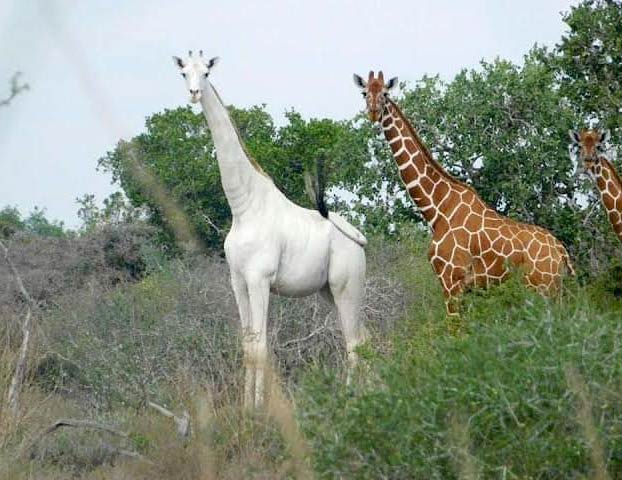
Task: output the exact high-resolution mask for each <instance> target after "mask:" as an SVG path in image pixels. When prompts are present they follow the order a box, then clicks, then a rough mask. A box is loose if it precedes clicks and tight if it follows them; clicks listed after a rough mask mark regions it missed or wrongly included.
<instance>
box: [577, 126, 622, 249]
mask: <svg viewBox="0 0 622 480" xmlns="http://www.w3.org/2000/svg"><path fill="white" fill-rule="evenodd" d="M569 134H570V139H571V140H572V143H573V146H574V147H575V148H578V150H579V160H580V161H581V162H582V164H583V168H584V170H585V171H586V172H587V173H588V175H589V176H590V177H591V178H592V179H593V180H594V182H595V183H596V187H597V188H598V191H599V192H600V200H601V202H602V204H603V207H605V210H606V211H607V216H608V217H609V222H610V223H611V226H612V227H613V230H614V231H615V232H616V235H617V236H618V238H619V239H620V240H621V241H622V181H621V180H620V175H618V172H617V171H616V169H615V167H614V166H613V165H612V164H611V162H610V161H609V160H607V158H606V157H605V143H607V140H608V139H609V133H608V132H600V131H598V130H582V131H581V132H575V131H572V130H570V132H569Z"/></svg>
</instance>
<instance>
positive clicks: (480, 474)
mask: <svg viewBox="0 0 622 480" xmlns="http://www.w3.org/2000/svg"><path fill="white" fill-rule="evenodd" d="M410 237H411V239H410V240H405V239H404V238H402V239H401V240H399V241H396V242H392V243H390V244H387V243H383V242H380V241H376V242H372V247H371V249H372V250H371V251H370V252H368V254H369V258H370V260H371V261H370V268H369V270H370V275H369V276H370V278H369V280H368V284H367V298H366V302H365V306H364V316H365V318H366V320H367V326H368V329H369V330H370V332H371V334H372V335H371V340H370V341H369V342H368V343H367V344H366V345H364V346H362V347H361V348H360V356H361V358H362V359H363V361H362V362H361V365H360V368H358V370H357V371H356V372H354V373H355V375H354V376H353V381H352V382H351V383H350V384H349V385H346V382H345V379H346V375H345V370H344V368H343V367H344V363H343V360H344V355H343V354H344V348H343V339H342V337H341V333H340V331H339V328H338V325H337V323H336V317H335V315H334V313H331V312H330V311H329V309H328V307H327V305H325V304H324V303H322V301H321V300H319V299H318V298H315V297H310V298H307V299H296V300H291V299H281V298H278V297H272V305H271V312H270V322H271V332H272V334H271V337H270V345H271V351H272V354H273V363H274V371H273V372H272V376H273V380H274V381H273V382H272V383H271V391H270V392H269V395H268V398H269V403H268V406H267V408H266V410H265V411H263V412H252V413H249V412H244V410H243V409H242V407H241V404H240V390H241V385H242V376H241V373H242V372H241V368H242V367H241V365H242V361H241V352H240V346H239V337H238V334H237V332H238V327H237V311H236V307H235V302H234V299H233V296H232V294H231V289H230V287H229V283H228V272H227V268H226V265H225V264H224V262H223V260H222V259H219V258H191V259H189V260H188V261H162V260H161V259H159V260H158V261H155V262H146V263H145V268H146V271H145V274H144V276H143V277H141V278H139V279H134V281H133V282H128V281H126V280H123V281H121V282H120V283H118V284H117V285H116V286H114V285H110V283H107V282H97V281H90V282H89V284H88V285H82V286H81V288H80V290H79V292H80V294H79V295H78V294H76V295H71V291H68V290H67V289H64V290H63V291H62V295H60V296H55V297H46V298H48V300H47V301H46V305H45V308H44V309H42V311H41V321H40V323H39V332H38V335H37V337H36V338H37V348H36V349H35V350H34V351H33V358H32V361H31V364H32V365H34V368H33V370H32V371H31V373H30V384H29V385H28V386H27V388H26V389H25V391H24V394H23V397H22V411H21V416H20V418H19V421H18V422H17V423H14V424H13V425H12V428H10V429H9V428H4V425H3V428H2V429H0V441H1V442H2V443H1V444H0V445H1V448H0V478H11V479H13V478H14V479H21V478H24V479H25V478H32V477H33V476H34V478H44V479H45V478H50V479H51V478H68V477H74V478H115V479H116V478H120V479H124V478H127V479H130V478H131V479H142V478H144V479H147V478H149V479H160V478H162V479H164V478H183V479H238V478H311V477H313V476H316V477H318V478H432V479H433V478H439V479H440V478H443V479H445V478H461V479H466V478H608V477H609V478H617V477H619V476H622V454H621V452H622V401H621V400H622V380H621V379H622V376H621V373H622V372H621V369H622V362H621V360H622V335H621V334H622V325H621V324H620V318H622V313H621V312H622V305H621V302H620V301H619V300H618V299H616V297H615V295H616V290H615V288H612V286H611V281H605V280H603V281H597V282H595V284H594V285H589V286H578V285H576V284H574V283H572V282H570V283H569V284H568V285H566V288H565V292H564V294H563V296H562V297H561V298H560V299H557V300H551V301H549V300H545V299H543V298H542V297H540V296H539V295H537V294H535V293H533V292H530V291H527V290H525V289H524V288H523V287H522V286H521V285H519V284H518V282H517V281H516V280H513V281H510V282H509V283H507V284H504V285H503V286H501V287H499V288H496V289H493V290H491V291H487V292H482V291H477V292H472V293H471V294H469V295H467V297H466V298H465V301H464V305H463V307H464V315H463V317H462V318H461V323H460V325H458V327H459V328H455V327H456V325H453V324H448V323H447V321H446V319H445V314H444V305H443V301H442V295H441V290H440V287H439V285H438V281H437V279H436V278H435V277H434V276H433V275H432V272H431V268H430V266H429V264H428V262H427V260H426V258H425V251H426V249H427V238H425V235H424V234H423V233H421V232H413V233H412V235H411V236H410ZM23 268H24V267H23ZM108 276H109V275H108ZM41 284H43V283H41ZM605 286H607V288H605ZM11 325H12V323H11V322H10V321H7V322H5V323H3V326H2V327H0V333H1V334H2V339H3V342H2V345H3V346H2V347H1V349H0V351H1V352H2V353H1V355H0V358H1V360H2V361H1V362H0V393H2V392H3V389H4V388H5V386H6V382H7V379H8V378H9V377H10V368H8V369H6V372H4V370H5V368H4V367H5V366H7V365H10V364H11V362H12V355H14V350H15V342H13V341H11V338H12V335H13V333H11V332H13V330H14V328H12V327H11ZM3 372H4V373H6V375H5V374H4V373H3ZM149 401H154V402H156V403H159V404H162V405H164V406H166V407H167V408H169V409H171V410H173V411H174V412H177V413H181V412H183V411H184V410H187V411H189V413H190V416H191V419H192V436H191V437H190V438H188V439H180V438H179V437H178V436H177V434H176V431H175V426H174V424H173V422H172V421H171V419H169V418H166V417H163V416H161V415H160V414H159V413H157V412H155V411H154V410H153V409H150V408H148V407H147V404H148V402H149ZM66 417H69V418H82V419H92V420H94V421H97V422H99V423H102V424H105V425H108V426H111V427H113V428H115V429H118V430H120V431H122V432H125V433H127V434H128V435H127V438H126V437H119V436H114V435H110V434H109V433H106V432H104V431H98V430H88V431H87V430H83V429H58V430H56V431H54V432H52V433H50V434H48V435H44V436H42V437H41V436H40V435H41V432H42V431H43V430H44V429H45V428H47V427H48V426H49V425H50V424H51V423H52V422H54V421H55V420H57V419H58V418H66ZM37 439H39V440H37ZM124 452H134V453H136V454H138V455H140V457H138V458H132V457H128V456H127V454H126V453H124Z"/></svg>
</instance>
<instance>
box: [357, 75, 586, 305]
mask: <svg viewBox="0 0 622 480" xmlns="http://www.w3.org/2000/svg"><path fill="white" fill-rule="evenodd" d="M354 83H355V84H356V85H357V86H358V87H360V88H361V89H362V91H363V96H364V97H365V99H366V102H367V111H368V115H369V118H370V120H371V121H372V122H380V124H381V126H382V129H383V131H384V134H385V137H386V139H387V142H388V143H389V146H390V147H391V150H392V151H393V156H394V158H395V162H396V163H397V167H398V170H399V174H400V176H401V178H402V181H403V182H404V185H405V186H406V190H407V191H408V194H409V195H410V197H411V198H412V200H413V201H414V203H415V204H416V205H417V207H419V210H420V211H421V213H422V215H423V217H424V218H425V219H426V220H427V222H428V224H429V226H430V228H431V229H432V244H431V245H430V249H429V250H428V258H429V260H430V262H431V264H432V268H433V269H434V271H435V272H436V274H437V275H438V277H439V280H440V282H441V285H442V287H443V292H444V294H445V305H446V307H447V313H448V314H449V315H457V314H458V305H457V304H456V303H457V302H455V301H454V300H455V299H456V297H457V296H459V295H460V294H461V293H462V292H463V291H465V290H466V289H468V288H469V287H472V286H474V285H475V286H478V287H484V288H485V287H488V286H489V285H491V284H496V283H500V282H501V281H503V280H505V279H506V277H507V276H508V274H509V273H510V268H509V267H510V266H514V267H520V268H521V269H522V270H523V272H524V274H523V275H524V282H525V283H526V284H527V285H530V286H532V287H534V288H535V289H537V290H538V291H539V292H541V293H542V294H549V295H550V294H553V293H555V292H557V291H558V289H559V287H560V284H561V279H562V276H563V275H564V274H565V273H570V274H573V275H574V269H573V267H572V264H571V262H570V259H569V257H568V252H567V251H566V249H565V248H564V246H563V245H562V243H561V242H560V241H559V240H557V239H556V238H555V237H554V236H553V235H552V234H551V233H550V232H548V231H547V230H545V229H544V228H541V227H538V226H535V225H528V224H525V223H519V222H516V221H514V220H512V219H509V218H506V217H503V216H502V215H500V214H498V213H497V212H496V211H495V210H493V209H492V208H490V207H489V206H488V205H486V204H485V203H484V202H483V201H482V199H481V198H480V197H479V196H478V194H477V193H476V192H475V190H474V189H473V188H472V187H470V186H469V185H466V184H465V183H462V182H460V181H458V180H457V179H455V178H453V177H452V176H451V175H450V174H449V173H447V172H446V171H445V169H444V168H443V167H442V166H441V165H440V164H439V163H438V162H437V161H436V160H434V158H433V157H432V155H431V153H430V151H429V150H428V149H427V148H426V146H425V145H424V144H423V142H422V141H421V139H420V138H419V136H418V135H417V133H416V132H415V130H414V128H413V127H412V125H411V124H410V122H409V121H408V120H407V119H406V117H405V116H404V114H403V113H402V112H401V110H400V108H399V107H398V106H397V104H396V103H395V102H393V100H391V99H390V98H389V96H388V91H389V90H390V89H392V88H393V87H394V86H395V85H396V84H397V78H392V79H391V80H389V82H388V83H387V84H385V83H384V78H383V74H382V72H379V73H378V77H377V78H374V73H373V72H369V79H368V81H367V82H365V81H364V80H363V79H362V78H361V77H359V76H358V75H354Z"/></svg>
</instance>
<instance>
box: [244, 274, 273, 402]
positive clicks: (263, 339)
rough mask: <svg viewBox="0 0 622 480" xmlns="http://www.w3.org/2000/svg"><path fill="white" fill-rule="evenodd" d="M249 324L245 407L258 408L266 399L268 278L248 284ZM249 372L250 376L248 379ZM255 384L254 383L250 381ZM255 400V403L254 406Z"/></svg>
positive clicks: (246, 341) (245, 354) (245, 348)
mask: <svg viewBox="0 0 622 480" xmlns="http://www.w3.org/2000/svg"><path fill="white" fill-rule="evenodd" d="M247 286H248V296H249V303H250V323H249V325H248V327H247V329H246V331H244V340H243V342H244V343H243V346H244V362H245V364H246V369H247V370H246V372H247V373H246V385H245V390H246V392H245V405H246V407H252V406H253V404H254V406H255V407H261V406H262V405H263V401H264V396H265V389H266V386H265V370H266V367H267V365H266V362H267V360H268V334H267V326H268V305H269V301H270V282H269V281H268V279H267V278H261V279H253V280H252V281H250V280H249V281H247ZM249 371H250V372H252V373H251V375H250V376H249ZM253 380H254V381H253ZM253 397H254V402H253Z"/></svg>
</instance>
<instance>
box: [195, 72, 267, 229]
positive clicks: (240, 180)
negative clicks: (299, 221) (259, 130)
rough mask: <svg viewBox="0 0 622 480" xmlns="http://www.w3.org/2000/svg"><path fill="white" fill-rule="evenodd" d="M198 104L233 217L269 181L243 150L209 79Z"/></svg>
mask: <svg viewBox="0 0 622 480" xmlns="http://www.w3.org/2000/svg"><path fill="white" fill-rule="evenodd" d="M201 106H202V107H203V114H204V115H205V118H206V120H207V124H208V126H209V129H210V131H211V133H212V139H213V141H214V147H215V148H216V158H217V161H218V168H219V170H220V180H221V183H222V187H223V190H224V191H225V196H226V197H227V202H228V203H229V207H230V208H231V213H232V215H233V217H236V216H240V215H242V214H243V213H244V212H245V211H246V210H248V208H249V206H250V205H251V204H252V203H253V199H254V198H256V197H257V196H258V195H260V194H261V192H263V191H265V189H266V186H267V185H272V182H271V181H270V180H269V178H268V176H267V175H266V174H265V173H264V172H263V171H262V170H261V167H260V166H259V165H258V164H257V162H256V161H255V160H254V159H252V158H251V157H250V156H249V155H248V153H247V152H246V149H245V147H244V145H243V143H242V139H241V138H240V136H239V133H238V131H237V129H236V128H235V125H234V124H233V122H232V120H231V117H230V116H229V112H228V111H227V108H226V107H225V106H224V105H223V103H222V101H221V100H220V97H219V96H218V93H217V92H216V90H215V89H214V87H213V86H212V85H211V84H210V83H209V82H207V88H205V89H204V91H203V94H202V95H201Z"/></svg>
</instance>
